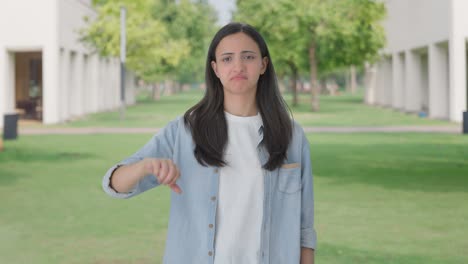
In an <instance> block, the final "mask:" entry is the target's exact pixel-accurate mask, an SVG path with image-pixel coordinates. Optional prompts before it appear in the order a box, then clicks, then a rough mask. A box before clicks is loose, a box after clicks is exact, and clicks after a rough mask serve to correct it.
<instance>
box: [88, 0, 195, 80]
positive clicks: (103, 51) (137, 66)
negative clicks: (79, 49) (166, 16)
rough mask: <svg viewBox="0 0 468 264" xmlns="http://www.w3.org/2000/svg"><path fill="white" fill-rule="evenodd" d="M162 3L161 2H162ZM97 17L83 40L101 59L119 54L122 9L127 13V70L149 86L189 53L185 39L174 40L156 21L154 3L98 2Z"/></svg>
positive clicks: (136, 0)
mask: <svg viewBox="0 0 468 264" xmlns="http://www.w3.org/2000/svg"><path fill="white" fill-rule="evenodd" d="M161 1H162V0H161ZM94 3H95V8H96V9H97V13H98V16H97V18H96V19H93V20H90V19H87V21H88V22H89V23H88V26H87V27H86V28H85V29H83V30H82V32H81V33H82V39H83V41H85V42H86V43H88V44H89V45H90V46H91V47H92V48H94V49H95V51H96V52H98V53H99V54H100V55H101V56H104V57H107V56H113V57H118V56H119V53H120V28H119V27H120V7H121V6H125V7H126V9H127V21H126V29H127V30H126V32H127V33H126V34H127V59H126V66H127V68H128V69H131V70H132V71H134V72H135V73H136V74H137V75H138V76H139V77H140V78H141V79H143V80H145V81H147V82H155V81H160V80H162V79H163V78H164V77H165V76H166V75H167V74H168V73H169V71H170V70H171V69H174V68H175V67H176V66H177V65H179V64H180V62H181V60H182V58H183V57H185V56H187V54H189V52H190V46H189V45H188V41H187V40H186V39H174V38H172V37H171V34H170V31H169V29H168V26H167V24H166V23H164V22H163V21H162V20H161V19H156V18H155V17H154V16H153V15H152V13H151V10H153V8H154V7H155V5H156V4H158V1H152V0H119V1H108V0H96V1H94Z"/></svg>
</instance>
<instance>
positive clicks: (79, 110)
mask: <svg viewBox="0 0 468 264" xmlns="http://www.w3.org/2000/svg"><path fill="white" fill-rule="evenodd" d="M74 74H75V76H76V78H75V85H74V89H75V92H74V94H75V98H73V100H74V101H75V114H76V115H77V116H81V115H83V112H84V111H83V54H82V53H81V52H76V53H75V67H74Z"/></svg>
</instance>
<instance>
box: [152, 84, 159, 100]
mask: <svg viewBox="0 0 468 264" xmlns="http://www.w3.org/2000/svg"><path fill="white" fill-rule="evenodd" d="M151 86H152V88H153V89H152V92H151V95H152V96H151V97H152V98H153V100H155V101H159V99H160V98H161V89H159V83H153V84H152V85H151Z"/></svg>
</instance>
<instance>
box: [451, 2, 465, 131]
mask: <svg viewBox="0 0 468 264" xmlns="http://www.w3.org/2000/svg"><path fill="white" fill-rule="evenodd" d="M451 2H452V6H451V23H450V25H451V27H450V29H451V30H450V35H449V69H450V73H449V80H450V93H449V102H450V103H449V104H450V108H449V116H450V120H452V121H456V122H461V121H462V119H463V111H466V110H467V109H466V108H467V105H466V104H467V102H466V101H467V83H466V79H467V78H466V74H467V72H466V39H465V35H464V31H466V24H467V23H466V19H465V17H466V10H467V9H468V1H466V0H452V1H451Z"/></svg>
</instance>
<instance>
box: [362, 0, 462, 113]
mask: <svg viewBox="0 0 468 264" xmlns="http://www.w3.org/2000/svg"><path fill="white" fill-rule="evenodd" d="M384 2H385V4H386V7H387V12H388V14H387V18H386V20H385V21H384V22H383V25H384V28H385V31H386V34H387V46H386V48H385V49H384V50H383V52H382V58H381V60H380V61H379V62H378V63H377V64H376V65H375V66H374V68H373V69H371V70H370V71H369V72H368V76H367V83H366V102H367V103H369V104H374V105H380V106H386V107H391V108H394V109H399V110H401V111H404V112H414V113H420V114H425V115H428V116H429V117H430V118H435V119H445V120H451V121H455V122H461V121H462V119H463V112H464V111H467V105H468V102H467V93H468V92H467V90H468V85H467V75H468V71H467V69H468V68H467V61H468V57H467V54H468V53H467V49H468V45H467V43H468V15H467V12H468V1H466V0H411V1H408V0H385V1H384Z"/></svg>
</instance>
